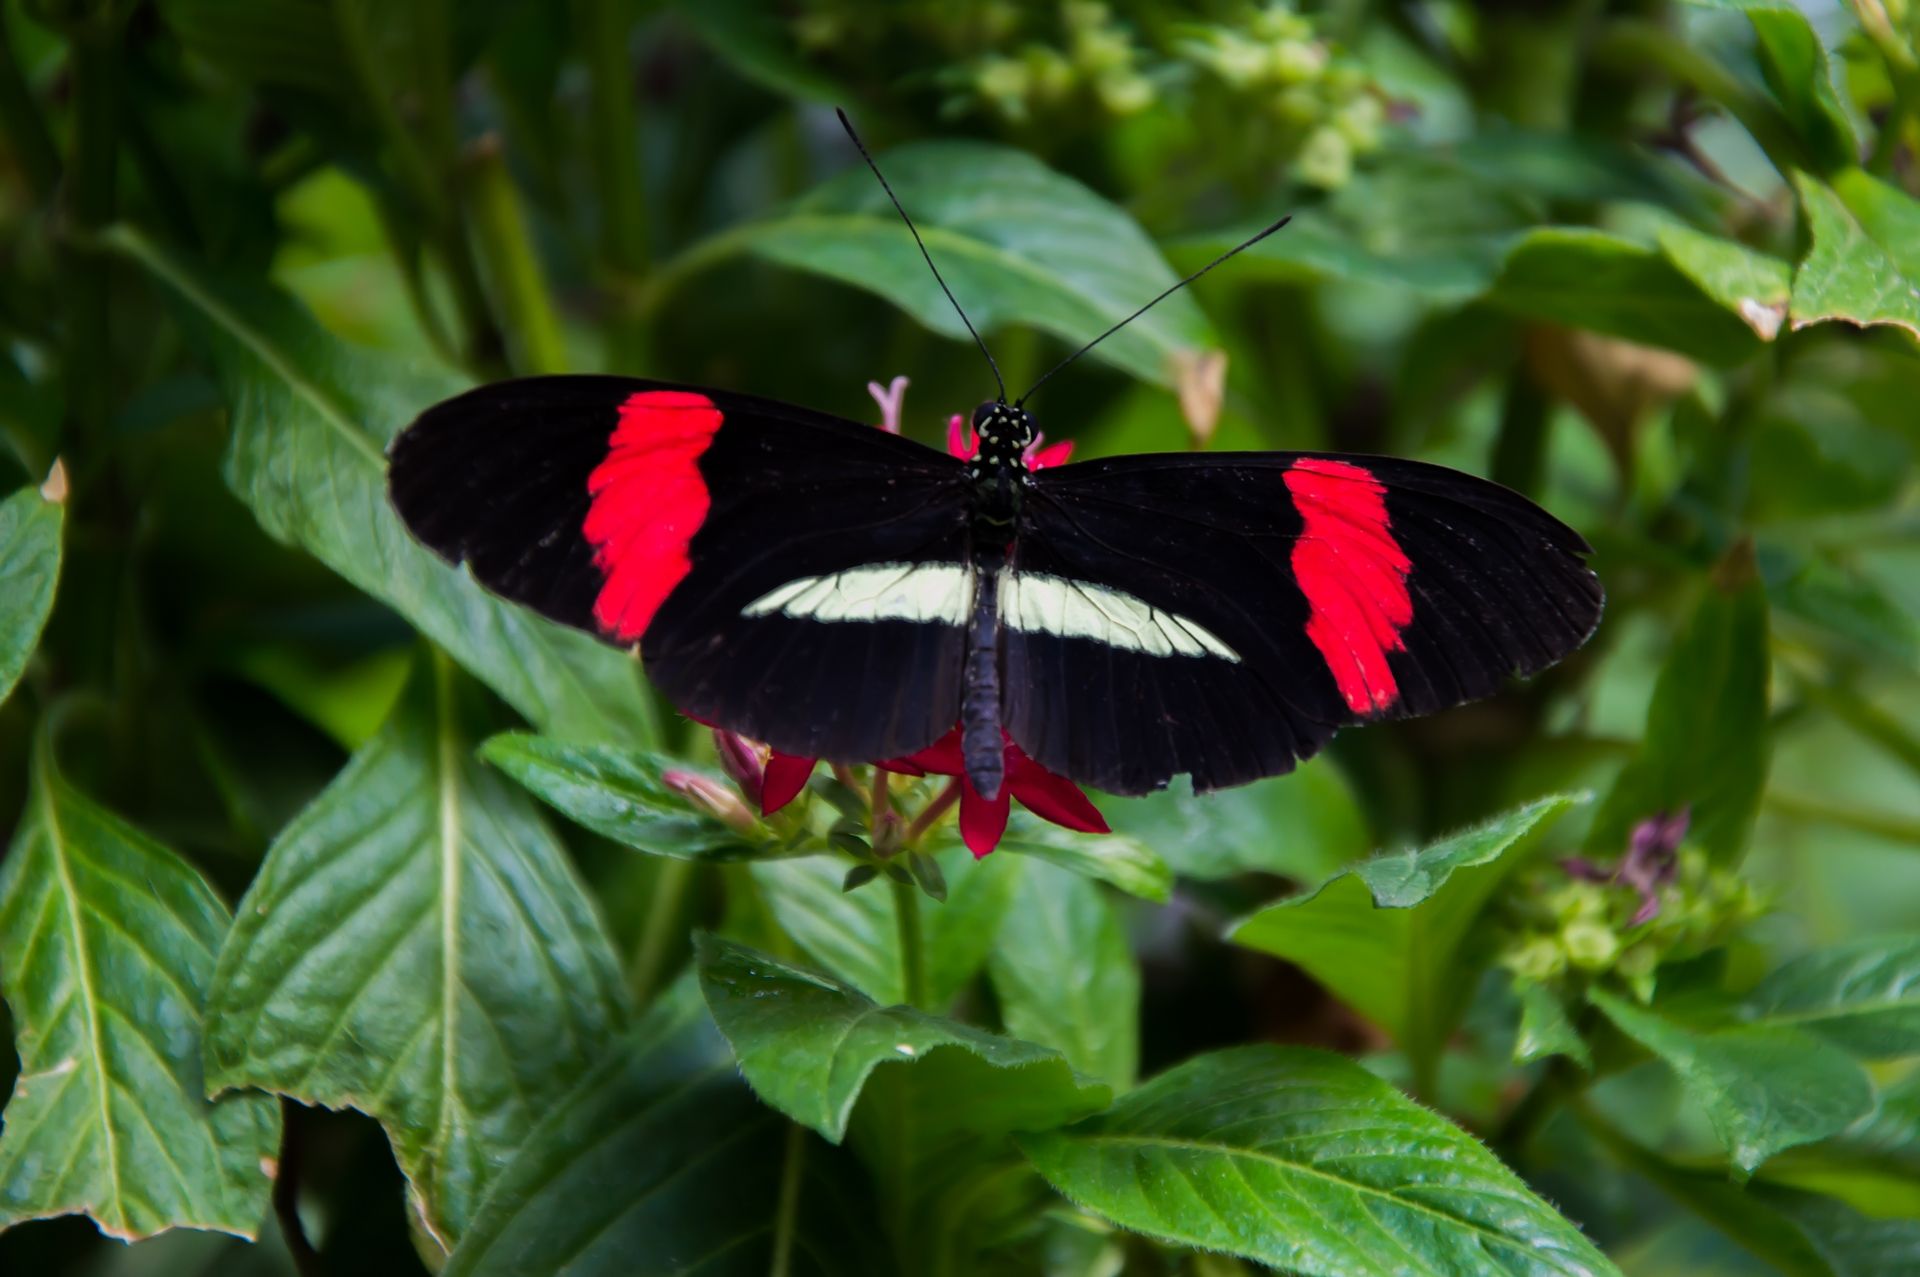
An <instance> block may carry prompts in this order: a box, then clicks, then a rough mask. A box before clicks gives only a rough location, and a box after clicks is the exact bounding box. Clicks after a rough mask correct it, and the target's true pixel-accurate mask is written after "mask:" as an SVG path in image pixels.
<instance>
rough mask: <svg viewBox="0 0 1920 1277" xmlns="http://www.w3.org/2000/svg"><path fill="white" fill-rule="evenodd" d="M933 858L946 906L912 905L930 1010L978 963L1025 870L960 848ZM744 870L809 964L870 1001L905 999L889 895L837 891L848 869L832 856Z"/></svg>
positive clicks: (756, 864) (1008, 861) (941, 1004)
mask: <svg viewBox="0 0 1920 1277" xmlns="http://www.w3.org/2000/svg"><path fill="white" fill-rule="evenodd" d="M940 859H941V861H942V865H941V867H942V869H943V870H944V871H945V876H946V879H947V883H948V893H947V900H946V903H944V904H942V903H939V902H937V901H933V900H923V901H922V902H921V906H920V916H921V948H922V950H923V958H924V961H925V964H926V977H927V999H928V1004H929V1005H931V1006H935V1007H944V1006H946V1005H947V1004H948V1003H949V1002H952V1001H953V999H954V996H955V995H956V994H958V993H959V992H960V989H961V986H963V985H965V984H966V983H967V981H969V980H971V979H973V977H974V976H975V975H976V974H977V973H978V972H979V970H980V968H981V967H982V966H983V965H985V963H986V960H987V954H988V952H989V951H990V950H991V949H992V948H993V939H994V936H995V935H996V934H997V933H998V932H999V929H1000V920H1001V918H1002V917H1004V916H1005V914H1006V912H1007V909H1008V907H1009V906H1010V905H1011V904H1012V903H1013V897H1014V892H1015V890H1016V889H1017V888H1018V886H1019V881H1020V871H1021V869H1022V868H1024V866H1023V865H1022V863H1021V862H1020V861H1018V860H1015V859H1013V858H1012V857H1003V856H999V855H993V856H988V857H987V858H986V859H984V860H980V861H976V860H974V859H973V857H972V856H971V855H969V854H968V853H967V851H966V850H965V849H964V848H951V849H949V850H947V851H944V852H942V853H940ZM752 872H753V879H754V882H755V884H756V885H758V887H759V888H760V891H761V892H762V894H763V895H765V897H766V900H767V904H768V906H769V907H770V908H771V909H772V910H773V916H774V918H775V919H777V920H778V921H779V923H780V926H781V927H782V929H784V930H785V931H786V933H787V934H788V935H790V936H792V937H793V939H794V942H795V943H796V944H798V945H799V946H800V949H801V951H802V952H804V953H805V954H806V955H807V957H809V958H811V959H812V960H813V961H815V962H817V963H819V964H820V965H821V966H822V967H824V968H826V969H827V970H828V971H830V972H832V973H833V974H834V975H836V976H838V977H839V978H840V979H842V980H845V981H846V982H847V983H848V984H851V985H852V986H853V987H854V988H856V989H858V990H860V992H862V993H864V994H866V995H867V996H868V997H870V998H872V999H873V1000H874V1001H876V1002H880V1003H883V1004H888V1005H891V1004H893V1003H900V1002H905V1001H906V1000H907V991H906V975H905V971H904V969H903V967H902V965H901V958H900V928H899V921H898V918H897V915H896V914H895V912H894V911H895V909H896V907H897V906H896V904H895V901H894V898H893V893H892V892H891V891H855V892H851V893H849V892H847V891H845V890H844V889H843V888H844V884H845V877H846V872H847V862H846V861H845V860H842V859H840V858H839V857H837V856H808V857H805V858H803V859H798V860H778V861H766V860H760V861H755V862H754V864H753V867H752ZM916 890H918V888H916Z"/></svg>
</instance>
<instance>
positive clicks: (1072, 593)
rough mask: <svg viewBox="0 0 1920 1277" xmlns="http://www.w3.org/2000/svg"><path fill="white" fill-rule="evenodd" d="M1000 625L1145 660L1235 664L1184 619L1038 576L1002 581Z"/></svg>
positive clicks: (1234, 657) (1226, 650)
mask: <svg viewBox="0 0 1920 1277" xmlns="http://www.w3.org/2000/svg"><path fill="white" fill-rule="evenodd" d="M1000 623H1001V624H1002V625H1005V626H1008V627H1010V628H1012V629H1016V630H1025V631H1028V632H1029V633H1039V634H1053V635H1057V636H1059V637H1061V638H1087V639H1093V640H1094V641H1095V642H1098V643H1105V644H1107V645H1108V646H1109V647H1120V648H1126V649H1128V650H1130V651H1135V652H1145V653H1147V654H1148V655H1150V656H1173V655H1175V654H1178V655H1180V656H1218V657H1220V658H1222V659H1223V660H1229V661H1238V660H1239V659H1240V654H1239V653H1238V652H1235V651H1234V650H1233V649H1232V648H1230V647H1228V646H1227V645H1226V644H1225V643H1222V642H1221V641H1220V640H1219V639H1218V638H1217V637H1215V636H1214V634H1213V633H1212V632H1211V631H1209V630H1208V629H1206V627H1204V626H1202V625H1199V624H1197V623H1196V622H1194V621H1191V620H1189V619H1187V618H1186V617H1184V616H1178V615H1176V614H1174V613H1172V612H1163V611H1161V610H1160V609H1159V608H1157V607H1154V606H1153V605H1152V604H1150V603H1147V602H1146V601H1145V600H1143V599H1137V598H1135V597H1134V596H1133V595H1131V594H1122V593H1121V592H1120V591H1119V590H1110V589H1108V588H1107V587H1106V586H1104V585H1095V584H1094V583H1092V582H1091V581H1073V580H1069V579H1068V578H1066V577H1062V576H1049V575H1047V574H1046V573H1043V572H1006V573H1003V574H1002V575H1001V577H1000Z"/></svg>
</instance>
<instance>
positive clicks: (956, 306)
mask: <svg viewBox="0 0 1920 1277" xmlns="http://www.w3.org/2000/svg"><path fill="white" fill-rule="evenodd" d="M833 113H834V114H835V115H837V116H839V117H840V127H841V128H843V129H845V130H846V131H847V136H848V137H850V138H852V139H853V144H854V145H855V146H857V147H859V148H860V158H861V159H863V160H865V161H866V162H867V167H868V168H870V169H872V170H873V175H874V176H875V177H877V178H879V179H880V189H881V190H883V191H885V192H886V193H887V198H888V199H890V200H892V201H893V207H894V210H895V211H896V212H898V213H899V214H900V220H901V221H903V222H905V223H906V224H907V229H908V230H909V231H911V232H912V233H913V242H914V243H916V244H918V245H919V246H920V256H922V257H924V258H926V259H927V269H928V270H930V271H932V272H933V278H934V282H935V283H937V284H939V285H940V291H941V292H943V293H945V294H946V295H947V300H948V301H949V302H952V303H953V313H954V314H956V315H958V316H960V322H961V323H963V324H965V325H966V326H967V331H968V332H970V333H972V334H973V344H974V345H976V346H978V347H980V353H981V354H983V355H985V356H986V357H987V367H989V368H991V369H993V379H994V381H995V382H996V383H998V384H999V387H1000V402H1001V403H1005V402H1006V401H1007V383H1006V380H1005V379H1004V378H1002V377H1001V376H1000V365H999V364H996V363H994V362H993V352H992V351H991V350H988V349H987V343H986V342H984V341H982V340H981V339H980V330H979V329H977V328H975V327H974V326H973V321H972V320H971V319H968V318H967V312H966V311H964V310H961V309H960V303H959V302H958V301H957V300H956V299H955V298H954V295H953V290H952V289H951V288H948V287H947V281H946V280H944V279H942V278H941V277H940V268H939V267H938V266H935V265H934V264H933V254H932V253H929V252H928V251H927V244H926V241H925V240H923V239H921V238H920V229H919V227H917V226H915V225H914V224H913V219H912V218H911V217H908V216H907V210H906V209H904V208H902V207H900V197H899V196H898V195H895V194H894V193H893V187H891V186H889V185H888V184H887V175H886V174H884V173H882V172H881V171H880V166H879V165H878V164H875V163H874V162H873V156H872V155H871V154H869V153H868V151H867V144H866V143H865V142H862V141H861V140H860V135H859V134H858V133H855V132H854V131H853V121H852V120H849V119H848V118H847V113H846V112H845V111H842V110H841V109H840V108H839V107H837V106H836V107H834V108H833Z"/></svg>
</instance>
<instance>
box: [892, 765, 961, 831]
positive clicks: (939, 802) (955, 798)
mask: <svg viewBox="0 0 1920 1277" xmlns="http://www.w3.org/2000/svg"><path fill="white" fill-rule="evenodd" d="M959 801H960V780H959V778H958V777H955V778H954V779H953V780H951V781H948V782H947V787H946V788H945V789H943V790H941V791H940V792H939V793H938V794H936V795H935V796H934V799H933V801H932V802H930V803H928V804H927V806H926V809H925V810H924V811H922V812H921V813H920V814H919V815H918V816H915V817H914V818H913V823H912V824H911V825H908V826H907V834H906V837H905V838H904V839H902V842H903V843H904V844H905V845H906V846H909V847H911V846H913V845H914V844H915V843H917V842H919V841H920V836H921V835H922V834H924V833H926V832H927V830H929V829H931V828H933V824H934V822H935V821H937V820H939V819H940V817H942V816H944V815H946V814H947V809H948V808H949V807H951V806H953V805H954V804H955V803H957V802H959Z"/></svg>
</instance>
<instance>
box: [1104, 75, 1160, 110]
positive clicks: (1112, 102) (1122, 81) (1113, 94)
mask: <svg viewBox="0 0 1920 1277" xmlns="http://www.w3.org/2000/svg"><path fill="white" fill-rule="evenodd" d="M1094 91H1095V92H1096V93H1098V94H1099V95H1100V103H1101V105H1102V106H1104V107H1106V108H1107V110H1109V111H1111V112H1113V113H1114V114H1115V115H1132V114H1133V113H1134V112H1135V111H1138V110H1141V109H1142V108H1144V107H1147V106H1149V105H1151V104H1152V102H1153V84H1152V83H1151V82H1150V81H1149V80H1148V79H1147V78H1146V77H1145V76H1143V75H1135V74H1133V73H1132V72H1131V71H1123V72H1119V73H1117V74H1113V75H1103V76H1101V77H1100V79H1099V82H1098V83H1097V84H1095V85H1094Z"/></svg>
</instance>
